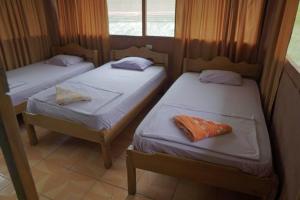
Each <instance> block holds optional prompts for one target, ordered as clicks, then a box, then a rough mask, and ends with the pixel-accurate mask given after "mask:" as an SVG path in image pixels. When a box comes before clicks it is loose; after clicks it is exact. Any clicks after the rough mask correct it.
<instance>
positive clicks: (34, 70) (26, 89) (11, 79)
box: [6, 62, 94, 106]
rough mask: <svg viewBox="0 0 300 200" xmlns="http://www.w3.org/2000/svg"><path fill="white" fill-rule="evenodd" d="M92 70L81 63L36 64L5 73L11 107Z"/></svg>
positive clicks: (89, 64) (86, 64)
mask: <svg viewBox="0 0 300 200" xmlns="http://www.w3.org/2000/svg"><path fill="white" fill-rule="evenodd" d="M93 68H94V65H93V63H90V62H81V63H78V64H75V65H70V66H68V67H61V66H56V65H49V64H45V63H44V62H38V63H35V64H31V65H27V66H25V67H22V68H18V69H16V70H12V71H8V72H7V74H6V75H7V80H8V83H11V84H9V87H10V88H9V89H10V91H9V93H8V95H10V97H11V99H12V102H13V105H15V106H16V105H18V104H20V103H23V102H26V101H27V99H28V97H30V96H32V95H34V94H36V93H38V92H40V91H42V90H44V89H47V88H49V87H52V86H54V85H56V84H58V83H60V82H62V81H65V80H66V79H68V78H71V77H73V76H76V75H79V74H82V73H84V72H86V71H89V70H91V69H93Z"/></svg>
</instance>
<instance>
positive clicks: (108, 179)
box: [0, 109, 255, 200]
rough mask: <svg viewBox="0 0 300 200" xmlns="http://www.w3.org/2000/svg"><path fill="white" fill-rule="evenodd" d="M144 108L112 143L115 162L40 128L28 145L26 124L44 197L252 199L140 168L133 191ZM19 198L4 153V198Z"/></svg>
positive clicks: (0, 198) (0, 192)
mask: <svg viewBox="0 0 300 200" xmlns="http://www.w3.org/2000/svg"><path fill="white" fill-rule="evenodd" d="M148 110H149V109H147V110H144V111H143V112H142V113H141V114H140V115H139V116H138V117H137V118H136V120H135V121H133V122H132V123H131V124H130V125H129V126H128V127H127V128H126V129H125V130H124V131H123V132H122V134H120V136H118V137H117V138H116V139H115V140H114V142H113V144H112V155H113V166H112V168H111V169H109V170H106V169H105V168H104V167H103V160H102V157H101V150H100V146H99V145H98V144H95V143H91V142H87V141H83V140H80V139H76V138H71V137H68V136H65V135H61V134H59V133H53V132H50V131H47V130H45V129H42V128H37V133H38V138H39V144H38V145H37V146H31V145H29V143H28V139H27V135H26V131H25V130H24V128H23V127H22V125H21V137H22V140H23V143H24V148H25V151H26V154H27V157H28V160H29V163H30V166H31V170H32V174H33V177H34V181H35V184H36V188H37V190H38V193H39V195H40V199H41V200H56V199H57V200H77V199H83V200H102V199H103V200H106V199H110V200H150V199H157V200H171V199H173V200H185V199H189V200H196V199H203V200H205V199H209V200H223V199H225V200H226V199H230V200H235V199H238V200H242V199H246V200H250V199H255V198H253V197H249V196H247V195H242V194H239V193H235V192H230V191H226V190H221V189H217V188H213V187H209V186H205V185H199V184H195V183H191V182H189V181H185V180H178V179H176V178H173V177H168V176H165V175H161V174H157V173H153V172H147V171H143V170H138V171H137V194H136V195H134V196H132V195H128V194H127V174H126V160H125V159H126V148H127V147H128V145H129V144H130V143H131V141H132V137H133V133H134V130H135V128H136V127H137V126H138V124H139V123H140V121H141V120H142V119H143V117H144V116H145V114H146V113H147V111H148ZM11 199H16V194H15V191H14V188H13V185H12V183H11V180H10V177H9V173H8V170H7V168H6V165H5V161H4V158H3V155H2V153H0V200H11Z"/></svg>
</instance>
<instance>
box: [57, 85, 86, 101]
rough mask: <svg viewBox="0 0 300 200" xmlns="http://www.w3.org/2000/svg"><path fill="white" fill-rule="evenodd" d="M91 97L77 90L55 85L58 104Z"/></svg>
mask: <svg viewBox="0 0 300 200" xmlns="http://www.w3.org/2000/svg"><path fill="white" fill-rule="evenodd" d="M91 100H92V99H91V97H88V96H85V95H82V94H80V93H78V92H75V91H72V90H69V89H65V88H62V87H60V86H56V100H55V101H56V103H57V104H59V105H67V104H71V103H75V102H79V101H91Z"/></svg>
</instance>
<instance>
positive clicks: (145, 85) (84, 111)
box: [23, 47, 168, 168]
mask: <svg viewBox="0 0 300 200" xmlns="http://www.w3.org/2000/svg"><path fill="white" fill-rule="evenodd" d="M128 56H135V57H144V58H147V59H149V60H152V61H153V63H154V64H153V65H152V66H150V67H148V68H147V69H145V70H144V71H135V70H124V69H116V68H112V67H111V64H112V62H109V63H107V64H105V65H103V66H100V67H99V68H97V69H94V70H91V71H89V72H87V73H84V74H82V75H79V76H76V77H74V78H71V79H68V80H67V81H65V82H63V83H61V84H59V85H60V86H62V87H64V88H69V89H71V90H74V91H78V92H83V93H84V94H85V95H88V96H89V97H91V99H92V100H91V101H90V102H77V103H73V104H71V105H67V106H61V105H58V104H57V103H56V102H55V93H56V91H55V87H51V88H49V89H46V90H44V91H42V92H40V93H38V94H36V95H33V96H32V97H30V98H29V100H28V105H27V111H26V112H24V113H23V118H24V121H25V124H26V128H27V133H28V134H29V138H30V142H31V144H36V143H37V136H36V133H35V131H34V125H36V126H41V127H44V128H47V129H49V130H53V131H57V132H60V133H64V134H67V135H71V136H74V137H78V138H81V139H85V140H88V141H92V142H97V143H99V144H100V145H101V149H102V156H103V159H104V166H105V167H106V168H110V166H111V165H112V158H111V153H110V144H111V141H112V140H113V139H114V138H115V137H116V136H117V135H118V134H119V133H120V132H121V131H122V129H123V128H125V126H126V125H127V124H128V123H129V122H130V121H131V120H133V119H134V118H135V116H136V115H137V114H138V113H139V112H140V111H141V110H142V109H143V108H144V107H145V106H147V104H148V103H149V102H150V101H151V100H152V99H153V98H154V97H155V96H157V94H158V93H159V92H160V91H161V90H162V89H163V86H164V83H165V81H166V78H167V76H166V69H165V68H166V67H167V66H168V55H167V54H161V53H156V52H152V51H150V50H148V49H146V48H140V49H139V48H136V47H132V48H129V49H126V50H113V51H112V53H111V57H112V60H119V59H121V58H125V57H128Z"/></svg>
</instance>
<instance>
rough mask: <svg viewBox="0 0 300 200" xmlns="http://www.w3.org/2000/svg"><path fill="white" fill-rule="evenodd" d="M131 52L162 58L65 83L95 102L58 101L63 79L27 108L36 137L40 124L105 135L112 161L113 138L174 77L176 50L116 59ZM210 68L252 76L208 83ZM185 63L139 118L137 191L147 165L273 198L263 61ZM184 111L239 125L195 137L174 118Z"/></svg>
mask: <svg viewBox="0 0 300 200" xmlns="http://www.w3.org/2000/svg"><path fill="white" fill-rule="evenodd" d="M128 56H136V57H143V58H147V59H150V60H152V61H153V62H154V65H153V66H151V67H149V68H147V69H146V70H144V71H133V70H123V69H115V68H112V67H111V64H112V62H109V63H106V64H105V65H103V66H100V67H99V68H97V69H94V70H91V71H89V72H86V73H84V74H82V75H79V76H76V77H74V78H71V79H68V80H67V81H64V82H62V83H60V84H59V85H60V86H62V87H65V88H70V89H73V90H75V91H76V90H77V91H81V92H83V93H84V94H87V95H89V96H90V97H91V99H92V100H91V101H90V102H88V103H87V102H85V103H82V102H78V103H73V104H71V105H68V106H61V105H58V104H57V103H55V92H56V91H55V87H50V88H48V89H45V90H43V91H42V92H39V93H37V94H36V95H33V96H31V97H30V98H29V99H28V103H27V110H26V112H24V113H23V118H24V121H25V125H26V129H27V133H28V136H29V139H30V142H31V144H37V143H38V139H37V136H36V133H35V130H34V126H41V127H44V128H47V129H49V130H53V131H57V132H60V133H64V134H67V135H70V136H74V137H78V138H82V139H85V140H88V141H92V142H97V143H99V144H100V145H101V149H102V156H103V159H104V166H105V167H106V168H110V167H111V165H112V158H111V153H110V144H111V142H112V140H113V139H114V138H115V137H116V136H117V135H118V134H119V133H121V131H122V130H123V128H125V126H126V125H127V124H128V123H129V122H130V121H131V120H133V119H134V118H135V116H136V115H137V114H138V113H139V112H140V111H141V110H142V109H143V108H144V107H145V106H147V104H148V103H149V102H150V101H151V100H152V99H153V98H154V97H155V96H156V95H157V94H158V93H159V92H160V91H161V90H162V89H163V87H164V84H165V82H166V79H167V75H166V71H167V70H166V67H167V66H168V55H166V54H161V53H156V52H152V51H150V50H148V49H146V48H140V49H139V48H136V47H132V48H129V49H125V50H113V51H112V53H111V58H112V60H119V59H121V58H125V57H128ZM204 69H219V70H228V71H234V72H237V73H239V74H241V75H242V76H243V77H245V78H244V79H243V85H241V86H229V85H222V84H207V83H201V82H200V81H199V72H201V71H202V70H204ZM184 71H185V73H184V74H183V75H182V76H181V77H180V78H179V79H178V80H177V81H176V82H175V83H174V84H173V85H172V86H171V88H170V89H169V90H168V92H167V93H166V94H165V95H164V96H163V97H162V98H161V100H160V101H159V102H158V103H157V105H156V106H155V107H154V108H153V109H152V110H151V111H150V112H149V113H148V115H147V116H146V117H145V119H144V120H143V121H142V123H141V124H140V125H139V127H138V128H137V130H136V132H135V135H134V139H133V143H132V145H131V146H129V147H128V150H127V160H126V163H127V175H128V191H129V193H130V194H134V193H135V192H136V169H137V168H139V169H144V170H150V171H154V172H158V173H163V174H166V175H170V176H175V177H179V178H188V179H191V180H193V181H197V182H201V183H205V184H209V185H212V186H216V187H222V188H226V189H229V190H234V191H238V192H243V193H247V194H251V195H254V196H259V197H262V198H263V199H271V198H273V197H274V191H275V189H276V184H277V179H276V175H275V174H274V172H273V167H272V154H271V147H270V141H269V135H268V131H267V127H266V124H265V119H264V115H263V112H262V109H261V101H260V94H259V90H258V87H257V84H256V81H255V80H258V78H259V67H258V66H257V65H251V64H246V63H238V64H235V63H231V62H230V61H229V60H228V59H226V58H224V57H216V58H215V59H214V60H212V61H204V60H202V59H185V61H184ZM253 79H254V80H253ZM57 83H58V82H56V83H55V85H56V84H57ZM176 114H187V115H194V116H204V117H205V118H206V119H210V120H216V121H221V122H226V123H229V124H231V125H232V126H233V132H232V133H231V134H228V135H224V136H219V137H213V138H208V139H205V140H202V141H200V142H195V143H192V142H190V141H189V140H188V139H187V138H186V137H184V136H183V134H182V133H180V130H179V129H178V128H176V127H175V125H174V123H173V121H172V120H171V119H172V117H173V116H174V115H176Z"/></svg>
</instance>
